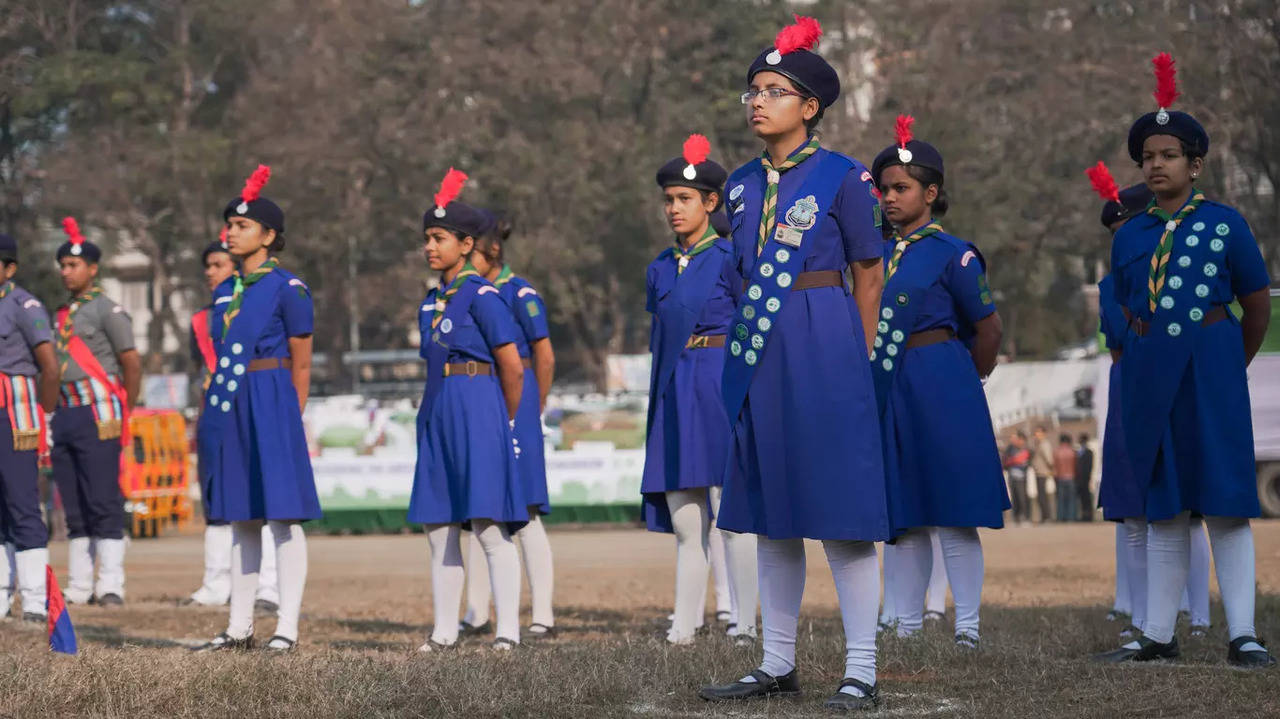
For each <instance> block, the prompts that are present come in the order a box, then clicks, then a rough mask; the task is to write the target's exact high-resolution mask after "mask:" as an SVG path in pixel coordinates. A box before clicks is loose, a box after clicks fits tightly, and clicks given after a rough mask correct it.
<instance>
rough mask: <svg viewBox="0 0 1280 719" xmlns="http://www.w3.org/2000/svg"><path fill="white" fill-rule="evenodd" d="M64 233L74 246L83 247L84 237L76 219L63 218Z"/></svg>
mask: <svg viewBox="0 0 1280 719" xmlns="http://www.w3.org/2000/svg"><path fill="white" fill-rule="evenodd" d="M62 231H63V232H65V233H67V239H68V240H70V241H71V244H73V245H83V244H84V235H82V234H80V225H79V223H77V222H76V218H74V217H64V218H62Z"/></svg>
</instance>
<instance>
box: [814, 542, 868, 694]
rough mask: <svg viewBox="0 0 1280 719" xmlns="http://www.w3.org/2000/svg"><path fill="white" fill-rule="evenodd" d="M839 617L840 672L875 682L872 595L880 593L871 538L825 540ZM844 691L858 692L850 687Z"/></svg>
mask: <svg viewBox="0 0 1280 719" xmlns="http://www.w3.org/2000/svg"><path fill="white" fill-rule="evenodd" d="M822 548H823V549H824V550H825V551H826V553H827V564H829V565H830V566H831V577H832V579H834V580H835V585H836V597H837V598H838V599H839V600H840V620H841V622H843V624H844V676H845V678H846V679H857V680H858V681H861V682H865V683H866V684H868V685H870V686H875V684H876V598H877V597H878V596H879V595H880V587H879V586H878V585H879V584H880V563H879V560H878V559H877V558H876V548H875V545H874V544H872V543H871V542H855V541H847V540H830V539H828V540H825V541H823V543H822ZM840 691H842V692H844V693H846V694H853V695H855V696H862V694H863V692H862V691H861V690H859V689H856V688H854V687H844V688H843V689H841V690H840Z"/></svg>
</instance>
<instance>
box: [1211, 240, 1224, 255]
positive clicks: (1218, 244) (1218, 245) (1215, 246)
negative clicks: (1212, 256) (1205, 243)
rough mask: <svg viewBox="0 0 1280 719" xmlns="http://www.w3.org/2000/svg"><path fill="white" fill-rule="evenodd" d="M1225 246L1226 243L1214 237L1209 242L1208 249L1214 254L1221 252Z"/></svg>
mask: <svg viewBox="0 0 1280 719" xmlns="http://www.w3.org/2000/svg"><path fill="white" fill-rule="evenodd" d="M1226 246H1227V245H1226V243H1224V242H1223V241H1222V238H1221V237H1215V238H1213V239H1212V240H1209V249H1211V250H1213V251H1214V252H1222V250H1223V248H1224V247H1226Z"/></svg>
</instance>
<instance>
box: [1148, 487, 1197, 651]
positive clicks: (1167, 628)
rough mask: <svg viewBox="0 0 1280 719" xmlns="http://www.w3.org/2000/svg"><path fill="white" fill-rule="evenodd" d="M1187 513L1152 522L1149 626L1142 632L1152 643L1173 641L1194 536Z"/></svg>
mask: <svg viewBox="0 0 1280 719" xmlns="http://www.w3.org/2000/svg"><path fill="white" fill-rule="evenodd" d="M1187 517H1188V514H1187V512H1183V513H1181V514H1179V515H1178V516H1176V517H1173V518H1172V519H1167V520H1164V521H1162V522H1151V523H1150V528H1149V532H1148V535H1147V623H1146V625H1145V626H1144V627H1143V628H1142V633H1143V634H1145V635H1146V636H1147V638H1148V639H1151V640H1153V641H1157V642H1161V643H1167V642H1169V641H1172V640H1173V630H1174V627H1175V626H1176V624H1177V622H1178V602H1179V600H1180V599H1182V590H1183V589H1184V588H1186V586H1187V570H1188V565H1189V564H1190V562H1191V534H1190V530H1189V529H1188V527H1187Z"/></svg>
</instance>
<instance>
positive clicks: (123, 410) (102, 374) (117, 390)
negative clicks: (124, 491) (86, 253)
mask: <svg viewBox="0 0 1280 719" xmlns="http://www.w3.org/2000/svg"><path fill="white" fill-rule="evenodd" d="M70 313H71V310H70V309H69V308H67V307H63V308H61V309H59V310H58V331H59V332H61V331H62V328H63V326H64V325H65V324H66V322H67V321H68V316H69V315H70ZM67 354H68V355H70V357H71V359H73V360H75V363H76V364H77V365H79V366H80V369H82V370H84V373H85V374H87V375H89V377H91V378H92V379H94V380H97V382H98V383H99V384H101V385H102V386H103V387H106V388H107V391H108V392H109V393H110V394H111V396H112V397H114V398H115V400H116V402H118V403H120V418H119V419H118V420H116V419H108V420H103V419H100V418H99V417H98V408H97V404H96V403H95V404H94V409H93V414H94V417H95V420H96V422H97V425H98V439H104V440H105V439H115V438H116V437H119V438H120V446H121V447H128V446H129V445H130V444H131V443H132V442H133V435H132V433H131V432H130V431H129V395H128V394H127V393H126V392H125V389H124V387H123V386H121V385H119V384H116V383H115V382H113V381H112V380H111V376H110V375H108V374H107V371H106V370H105V369H104V368H103V367H102V363H101V362H99V361H98V358H97V357H95V356H94V355H93V350H91V349H89V345H87V344H85V343H84V340H82V339H80V335H76V334H73V335H71V336H70V337H69V338H67ZM117 421H118V422H119V423H120V428H119V433H118V434H117V432H116V427H115V426H114V425H115V422H117ZM123 461H124V459H123V457H122V458H121V462H123Z"/></svg>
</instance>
